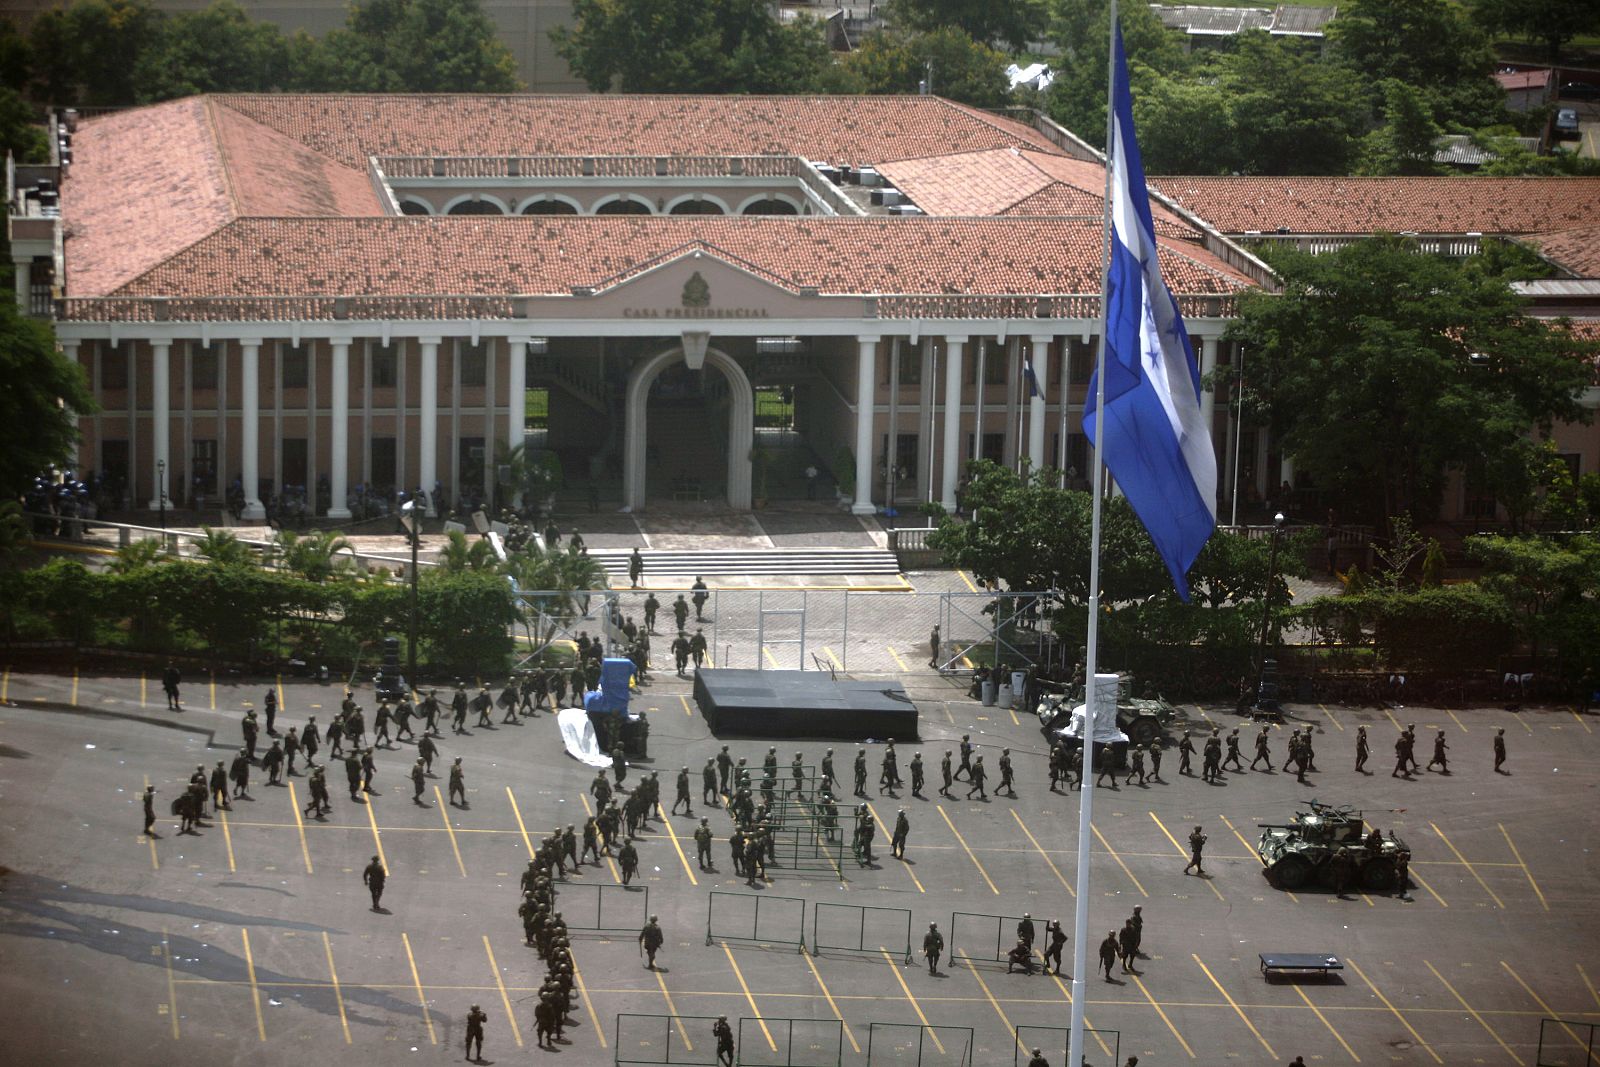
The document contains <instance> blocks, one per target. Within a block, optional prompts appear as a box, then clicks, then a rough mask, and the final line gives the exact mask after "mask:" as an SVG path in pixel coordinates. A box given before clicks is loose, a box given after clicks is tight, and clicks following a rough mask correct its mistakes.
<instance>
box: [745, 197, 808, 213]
mask: <svg viewBox="0 0 1600 1067" xmlns="http://www.w3.org/2000/svg"><path fill="white" fill-rule="evenodd" d="M740 214H742V215H798V214H800V210H799V209H798V208H796V207H795V206H794V205H793V204H792V203H790V202H789V201H787V200H780V199H778V198H777V197H775V196H767V197H762V198H761V199H759V200H752V201H750V202H749V203H747V204H745V206H744V210H743V211H741V212H740Z"/></svg>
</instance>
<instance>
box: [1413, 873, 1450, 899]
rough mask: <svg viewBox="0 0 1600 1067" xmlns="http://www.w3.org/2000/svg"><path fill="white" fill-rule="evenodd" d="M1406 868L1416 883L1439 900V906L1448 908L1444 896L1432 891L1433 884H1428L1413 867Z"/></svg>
mask: <svg viewBox="0 0 1600 1067" xmlns="http://www.w3.org/2000/svg"><path fill="white" fill-rule="evenodd" d="M1407 870H1408V871H1409V872H1410V874H1411V877H1412V878H1414V879H1416V882H1417V884H1418V885H1420V886H1421V887H1422V888H1424V889H1426V890H1427V891H1428V895H1429V896H1431V897H1433V899H1434V900H1437V901H1438V902H1439V906H1440V907H1441V908H1448V907H1449V906H1450V905H1448V904H1446V903H1445V902H1444V897H1441V896H1440V895H1439V894H1438V893H1435V892H1434V891H1433V886H1431V885H1429V884H1428V882H1427V880H1426V879H1425V878H1423V877H1422V875H1420V874H1418V873H1417V872H1416V870H1415V869H1413V868H1409V867H1408V868H1407Z"/></svg>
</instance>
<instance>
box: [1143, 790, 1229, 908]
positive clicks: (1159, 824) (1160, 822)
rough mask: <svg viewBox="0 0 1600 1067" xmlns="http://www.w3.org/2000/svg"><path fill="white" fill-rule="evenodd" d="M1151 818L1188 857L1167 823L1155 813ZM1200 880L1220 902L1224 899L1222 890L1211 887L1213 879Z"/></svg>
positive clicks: (1181, 852) (1183, 854)
mask: <svg viewBox="0 0 1600 1067" xmlns="http://www.w3.org/2000/svg"><path fill="white" fill-rule="evenodd" d="M1150 818H1152V819H1155V822H1156V825H1157V826H1159V827H1161V832H1162V833H1164V834H1166V835H1167V840H1168V841H1171V842H1172V847H1173V848H1175V849H1177V850H1178V855H1180V856H1187V855H1188V853H1187V852H1185V851H1184V850H1183V846H1182V845H1180V844H1178V839H1177V838H1176V837H1173V836H1172V831H1171V830H1168V829H1167V826H1166V823H1163V822H1162V821H1161V819H1160V817H1159V816H1157V815H1156V813H1155V812H1153V811H1152V812H1151V813H1150ZM1200 880H1201V881H1202V882H1204V883H1205V884H1206V885H1207V886H1210V888H1211V891H1212V892H1213V893H1215V894H1216V895H1217V899H1218V900H1221V899H1222V890H1220V889H1218V888H1217V887H1216V886H1214V885H1211V879H1209V878H1206V877H1203V876H1202V877H1201V879H1200Z"/></svg>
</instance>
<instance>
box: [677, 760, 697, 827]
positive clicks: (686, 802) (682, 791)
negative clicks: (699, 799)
mask: <svg viewBox="0 0 1600 1067" xmlns="http://www.w3.org/2000/svg"><path fill="white" fill-rule="evenodd" d="M679 804H682V805H683V813H684V814H685V815H687V816H689V817H690V818H691V819H692V818H694V801H693V800H692V799H691V798H690V796H689V768H687V767H685V768H683V769H682V770H680V771H679V772H678V797H677V799H676V800H674V801H673V802H672V814H674V815H676V814H678V805H679Z"/></svg>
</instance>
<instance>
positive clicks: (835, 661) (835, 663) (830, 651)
mask: <svg viewBox="0 0 1600 1067" xmlns="http://www.w3.org/2000/svg"><path fill="white" fill-rule="evenodd" d="M822 654H823V655H824V656H827V657H828V662H829V663H832V664H833V669H834V670H836V671H842V670H844V664H843V663H840V662H839V657H838V656H835V655H834V654H833V649H831V648H829V647H828V646H827V645H823V646H822Z"/></svg>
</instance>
